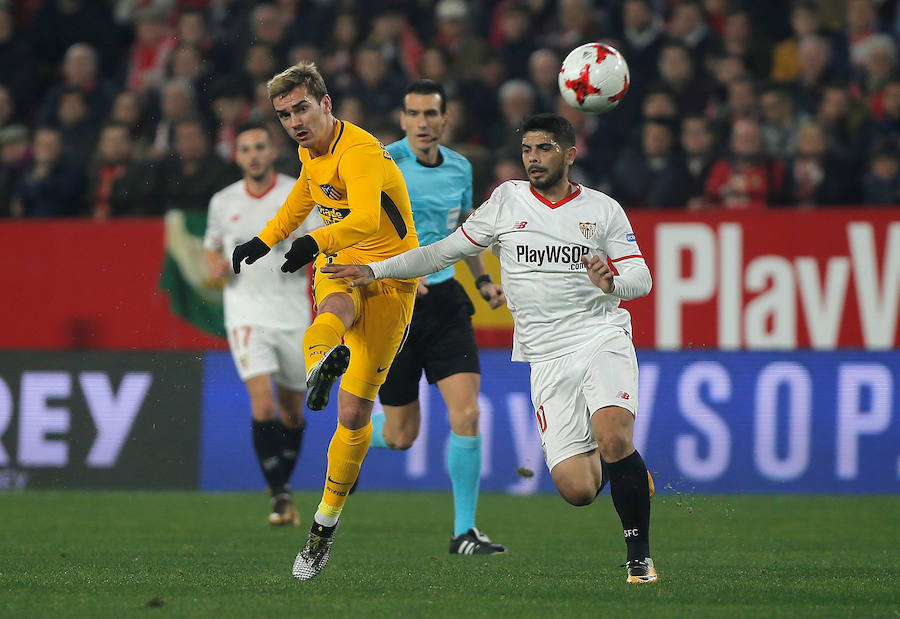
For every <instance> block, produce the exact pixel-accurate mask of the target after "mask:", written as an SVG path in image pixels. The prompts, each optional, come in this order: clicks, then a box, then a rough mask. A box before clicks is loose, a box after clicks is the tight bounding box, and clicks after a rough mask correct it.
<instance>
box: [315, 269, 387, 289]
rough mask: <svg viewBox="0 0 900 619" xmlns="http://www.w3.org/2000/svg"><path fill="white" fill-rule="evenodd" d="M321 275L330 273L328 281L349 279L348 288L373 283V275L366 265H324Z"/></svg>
mask: <svg viewBox="0 0 900 619" xmlns="http://www.w3.org/2000/svg"><path fill="white" fill-rule="evenodd" d="M321 271H322V273H331V275H329V276H328V279H349V280H350V286H351V287H352V288H356V287H357V286H368V285H369V284H371V283H372V282H374V281H375V273H374V272H373V271H372V267H370V266H369V265H367V264H326V265H325V266H323V267H322V268H321Z"/></svg>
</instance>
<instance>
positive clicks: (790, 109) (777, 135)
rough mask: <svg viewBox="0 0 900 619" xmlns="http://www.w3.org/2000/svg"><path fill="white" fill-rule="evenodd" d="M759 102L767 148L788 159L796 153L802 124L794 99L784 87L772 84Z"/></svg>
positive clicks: (772, 152)
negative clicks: (795, 149)
mask: <svg viewBox="0 0 900 619" xmlns="http://www.w3.org/2000/svg"><path fill="white" fill-rule="evenodd" d="M759 103H760V108H761V109H762V132H763V138H764V139H765V141H766V150H767V151H768V152H769V154H770V155H772V156H773V157H778V158H779V159H787V158H788V157H790V156H792V155H793V154H794V147H795V146H796V140H797V131H799V129H800V125H801V117H800V115H799V114H797V113H796V111H795V110H794V100H793V99H792V98H791V95H790V93H789V92H788V91H787V90H785V89H784V88H783V87H777V86H772V87H769V88H766V89H765V90H764V91H763V93H762V95H760V97H759Z"/></svg>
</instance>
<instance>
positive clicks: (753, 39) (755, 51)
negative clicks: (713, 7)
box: [722, 9, 772, 79]
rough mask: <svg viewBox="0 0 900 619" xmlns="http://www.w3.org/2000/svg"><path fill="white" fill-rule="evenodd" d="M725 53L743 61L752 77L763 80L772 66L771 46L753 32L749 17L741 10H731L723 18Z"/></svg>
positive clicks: (761, 36) (762, 36) (758, 34)
mask: <svg viewBox="0 0 900 619" xmlns="http://www.w3.org/2000/svg"><path fill="white" fill-rule="evenodd" d="M722 44H723V47H724V49H725V53H726V54H728V55H730V56H737V57H739V58H742V59H743V60H744V65H745V66H746V67H747V70H748V71H750V73H751V74H752V75H753V77H755V78H757V79H759V78H765V77H766V76H767V75H768V73H769V67H770V66H771V64H772V61H771V58H770V53H769V50H770V49H771V45H770V44H769V42H768V41H767V40H766V36H765V34H764V33H762V32H754V31H753V25H752V23H751V22H750V15H749V13H747V11H745V10H742V9H733V10H731V11H729V12H728V14H727V15H726V16H725V30H724V33H723V35H722Z"/></svg>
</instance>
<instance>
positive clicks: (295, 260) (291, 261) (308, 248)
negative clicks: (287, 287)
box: [281, 234, 319, 273]
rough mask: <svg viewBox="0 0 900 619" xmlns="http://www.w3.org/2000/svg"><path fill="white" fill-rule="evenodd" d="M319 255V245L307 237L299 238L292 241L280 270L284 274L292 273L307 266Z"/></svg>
mask: <svg viewBox="0 0 900 619" xmlns="http://www.w3.org/2000/svg"><path fill="white" fill-rule="evenodd" d="M318 255H319V244H318V243H316V240H315V239H314V238H313V237H311V236H309V235H308V234H307V235H306V236H301V237H300V238H299V239H297V240H296V241H294V243H293V244H292V245H291V248H290V249H289V250H288V251H287V253H286V254H285V255H284V264H282V265H281V270H282V271H284V272H285V273H293V272H294V271H296V270H297V269H299V268H300V267H302V266H304V265H307V264H309V263H310V262H312V261H313V259H314V258H315V257H316V256H318Z"/></svg>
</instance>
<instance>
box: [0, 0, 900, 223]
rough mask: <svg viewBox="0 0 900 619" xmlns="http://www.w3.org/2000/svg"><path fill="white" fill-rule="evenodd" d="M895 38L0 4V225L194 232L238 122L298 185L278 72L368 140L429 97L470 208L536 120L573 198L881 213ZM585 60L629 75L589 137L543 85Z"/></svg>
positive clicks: (707, 26)
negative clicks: (135, 226)
mask: <svg viewBox="0 0 900 619" xmlns="http://www.w3.org/2000/svg"><path fill="white" fill-rule="evenodd" d="M898 34H900V2H897V1H894V0H883V1H879V0H801V1H798V2H795V3H793V4H792V3H789V2H784V1H781V0H746V1H738V0H731V1H730V0H702V1H700V0H680V1H679V0H609V1H606V2H601V1H599V0H598V1H594V0H500V1H494V2H491V1H487V0H482V1H479V0H473V1H469V2H466V1H463V0H440V1H439V2H430V1H426V0H331V1H329V0H277V1H270V2H251V1H229V0H106V1H104V0H18V1H14V2H9V1H8V0H7V2H5V3H4V2H2V0H0V153H2V162H0V163H2V167H0V216H4V217H10V216H12V217H22V216H24V217H35V216H88V217H93V218H95V219H105V218H108V217H111V216H122V215H157V214H161V213H163V212H165V211H166V210H168V209H171V208H181V209H188V210H198V211H203V210H205V209H206V208H207V204H208V201H209V198H210V196H211V195H212V194H213V193H214V192H215V191H217V190H219V189H221V188H222V187H224V186H225V185H227V184H229V183H231V182H234V181H235V180H237V179H238V178H240V172H239V170H238V169H237V168H236V166H235V165H234V163H233V156H234V150H235V133H236V129H237V128H238V127H239V126H240V125H241V124H242V123H244V122H247V121H258V122H264V123H267V124H269V125H271V127H272V131H273V134H274V135H275V136H276V141H277V145H278V149H279V153H280V157H279V160H278V163H277V167H278V169H279V170H280V171H282V172H284V173H286V174H290V175H293V176H296V175H297V174H298V165H299V164H298V160H297V155H296V144H294V143H293V142H291V141H290V140H289V138H288V137H287V136H286V135H285V134H284V132H283V130H282V129H281V128H280V126H279V125H278V122H277V120H276V119H275V116H274V113H273V111H272V107H271V104H270V102H269V100H268V96H267V94H266V89H265V83H266V81H267V80H268V79H269V78H270V77H271V76H272V75H274V74H275V73H277V72H279V71H281V70H282V69H284V68H285V67H286V66H288V65H290V64H294V63H296V62H298V61H300V60H313V61H315V62H316V63H317V65H318V66H319V67H320V69H321V70H322V73H323V75H324V77H325V79H326V83H327V84H328V87H329V91H330V93H331V95H332V98H333V100H334V107H335V115H336V116H337V117H339V118H342V119H345V120H348V121H351V122H353V123H356V124H359V125H361V126H362V127H364V128H365V129H367V130H369V131H370V132H372V133H374V134H375V135H376V136H377V137H378V138H379V139H380V140H381V141H382V142H383V143H389V142H392V141H394V140H396V139H399V138H401V137H402V135H403V134H402V132H401V130H400V125H399V107H400V104H401V101H402V96H403V91H404V88H405V87H406V85H407V84H408V83H409V82H410V81H411V80H413V79H416V78H419V77H428V78H432V79H435V80H438V81H440V82H442V83H443V84H444V86H445V87H446V90H447V92H448V95H449V99H448V112H449V123H448V129H447V131H446V134H445V136H444V142H445V143H446V144H447V145H448V146H450V147H452V148H455V149H457V150H459V151H460V152H462V153H463V154H465V155H466V156H467V157H469V159H470V160H471V161H472V163H473V165H474V169H475V174H476V177H475V199H476V201H480V200H482V199H483V198H485V197H486V196H487V195H488V194H489V192H490V191H491V189H492V188H493V187H495V186H496V185H497V184H499V183H501V182H503V181H505V180H508V179H510V178H520V177H521V175H522V164H521V157H520V146H519V142H520V139H521V138H520V136H519V135H518V134H517V132H516V128H517V126H518V125H519V123H520V121H521V119H522V118H523V117H524V116H525V115H527V114H530V113H533V112H541V111H555V112H558V113H560V114H562V115H564V116H566V117H567V118H568V119H569V120H571V122H572V123H573V125H574V126H575V128H576V130H577V147H578V152H579V155H578V159H577V161H576V163H575V166H574V169H573V170H572V173H571V176H572V178H573V179H574V180H576V181H580V182H584V183H586V184H588V185H590V186H593V187H596V188H599V189H601V190H604V191H607V192H609V193H610V194H611V195H612V196H613V197H614V198H616V199H617V200H619V201H620V202H621V203H622V204H623V205H624V206H626V207H627V208H633V207H648V208H679V209H685V208H687V209H691V210H704V209H762V208H779V207H821V206H827V205H866V204H874V205H885V204H897V203H898V192H900V72H898V58H897V36H898ZM591 41H606V42H609V43H611V44H612V45H614V46H616V47H618V48H619V49H620V50H621V51H622V52H623V54H624V55H625V57H626V59H627V61H628V64H629V66H630V69H631V87H630V90H629V92H628V94H627V96H626V97H625V98H624V100H623V101H622V103H621V104H620V106H619V107H618V108H617V109H615V110H614V111H612V112H610V113H609V114H606V115H603V116H591V115H585V114H581V113H579V112H577V111H576V110H574V109H572V108H570V107H568V106H567V105H565V104H564V103H563V102H562V99H561V98H560V96H559V92H558V88H557V75H558V72H559V67H560V64H561V61H562V59H563V58H564V57H565V55H566V54H567V53H568V52H569V51H570V50H571V49H573V48H574V47H576V46H578V45H580V44H582V43H585V42H591Z"/></svg>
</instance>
